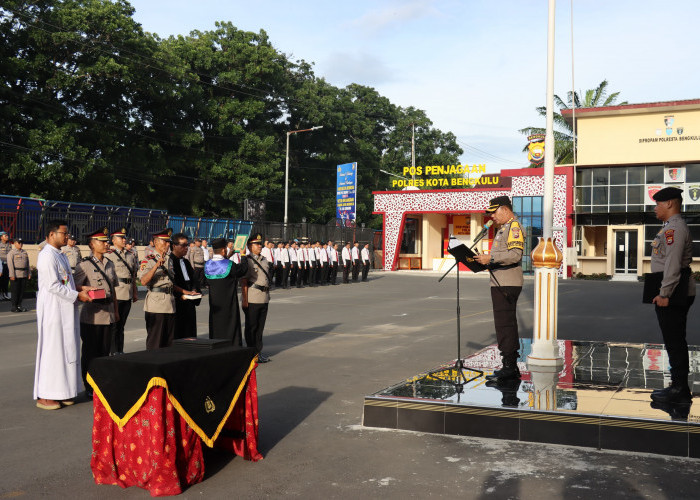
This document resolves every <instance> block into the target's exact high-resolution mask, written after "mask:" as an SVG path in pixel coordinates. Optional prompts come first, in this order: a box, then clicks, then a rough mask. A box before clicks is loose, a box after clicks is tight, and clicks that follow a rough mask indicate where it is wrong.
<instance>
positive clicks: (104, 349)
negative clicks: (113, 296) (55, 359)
mask: <svg viewBox="0 0 700 500" xmlns="http://www.w3.org/2000/svg"><path fill="white" fill-rule="evenodd" d="M113 328H114V325H89V324H87V323H82V322H81V323H80V339H81V340H82V341H83V346H82V349H81V354H80V371H81V372H82V374H83V384H85V389H86V390H92V389H90V386H89V385H88V383H87V373H88V370H89V369H90V363H91V362H92V360H93V359H95V358H101V357H103V356H109V348H110V347H111V345H112V330H113Z"/></svg>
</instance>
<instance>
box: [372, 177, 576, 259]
mask: <svg viewBox="0 0 700 500" xmlns="http://www.w3.org/2000/svg"><path fill="white" fill-rule="evenodd" d="M500 176H501V177H510V178H511V187H510V188H503V187H498V188H479V187H476V188H472V189H446V190H434V191H430V190H413V191H375V192H374V193H373V194H374V213H375V214H382V215H383V216H384V224H383V238H384V241H383V261H384V269H385V270H392V271H394V270H396V269H397V268H398V263H399V257H400V248H401V241H402V238H403V232H404V227H405V223H406V218H407V216H409V215H411V214H421V215H423V216H426V215H427V214H444V215H446V216H448V217H449V216H451V215H464V214H474V215H473V216H472V220H473V221H474V222H473V223H474V225H475V227H480V226H481V225H482V224H483V222H484V220H483V214H484V210H485V209H486V208H487V207H488V205H489V200H491V199H492V198H495V197H497V196H503V195H506V196H508V197H510V198H511V199H512V198H513V197H516V196H523V197H537V196H543V195H544V192H543V190H544V171H543V169H542V168H525V169H518V170H503V171H501V173H500ZM573 177H574V169H573V167H558V168H556V169H555V175H554V224H553V226H554V228H555V232H554V237H555V240H556V243H557V246H558V247H559V248H560V249H561V250H562V251H564V249H565V247H569V246H571V235H572V230H573V216H572V215H573V184H574V178H573ZM516 212H517V211H516ZM444 220H450V219H449V218H448V219H439V218H437V219H436V218H432V219H431V220H430V224H432V225H435V224H437V225H441V224H443V225H444V224H445V222H444ZM426 227H427V226H426ZM562 228H566V230H565V231H564V230H562ZM557 229H558V230H557ZM491 232H493V229H491ZM472 233H474V231H472ZM436 235H439V236H437V237H436ZM565 235H566V236H565ZM489 237H491V234H490V235H489ZM419 238H420V239H421V244H422V245H421V246H422V251H423V254H424V255H428V252H427V247H431V248H432V251H433V253H432V254H431V255H435V252H439V253H442V251H441V249H442V248H443V245H444V239H445V227H442V228H436V227H433V228H432V229H431V230H426V231H422V234H421V236H419ZM565 238H566V241H565ZM438 249H440V250H438ZM421 267H422V268H423V269H433V264H432V259H427V258H426V259H422V264H421Z"/></svg>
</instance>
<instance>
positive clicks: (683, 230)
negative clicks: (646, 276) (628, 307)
mask: <svg viewBox="0 0 700 500" xmlns="http://www.w3.org/2000/svg"><path fill="white" fill-rule="evenodd" d="M692 260H693V239H692V237H691V236H690V231H689V230H688V226H686V224H685V221H684V220H683V218H682V217H681V215H680V214H676V215H673V216H671V217H670V218H669V219H668V221H666V224H664V226H663V227H662V228H661V230H660V231H659V232H658V233H657V234H656V237H655V238H654V241H652V242H651V272H652V273H659V272H663V273H664V277H663V279H662V280H661V291H660V292H659V295H661V296H662V297H670V296H671V295H672V294H673V291H674V290H675V289H676V285H678V282H679V281H680V279H681V269H683V268H685V267H690V263H691V261H692ZM688 295H689V296H691V297H694V296H695V280H694V279H693V277H692V276H691V277H690V279H689V280H688Z"/></svg>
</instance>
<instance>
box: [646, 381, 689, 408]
mask: <svg viewBox="0 0 700 500" xmlns="http://www.w3.org/2000/svg"><path fill="white" fill-rule="evenodd" d="M651 400H652V401H654V402H656V403H676V404H690V403H691V402H692V400H693V395H692V394H691V393H690V389H689V388H688V385H687V384H683V385H672V386H671V387H667V388H666V389H658V390H656V391H653V392H652V393H651Z"/></svg>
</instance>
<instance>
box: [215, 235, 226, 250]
mask: <svg viewBox="0 0 700 500" xmlns="http://www.w3.org/2000/svg"><path fill="white" fill-rule="evenodd" d="M211 247H212V249H214V250H221V249H222V248H226V238H214V239H213V240H211Z"/></svg>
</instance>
